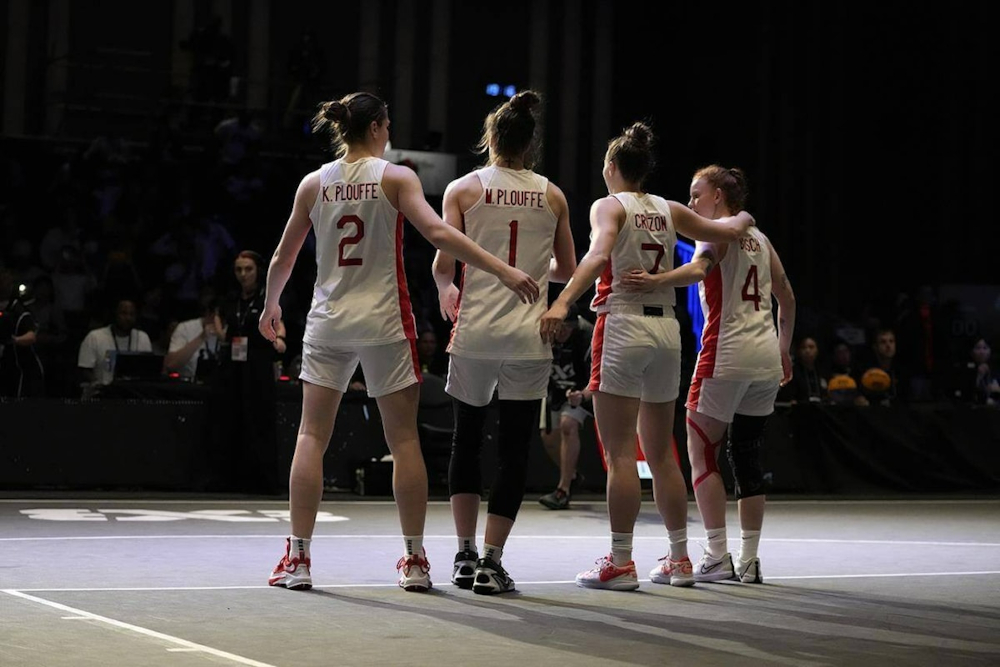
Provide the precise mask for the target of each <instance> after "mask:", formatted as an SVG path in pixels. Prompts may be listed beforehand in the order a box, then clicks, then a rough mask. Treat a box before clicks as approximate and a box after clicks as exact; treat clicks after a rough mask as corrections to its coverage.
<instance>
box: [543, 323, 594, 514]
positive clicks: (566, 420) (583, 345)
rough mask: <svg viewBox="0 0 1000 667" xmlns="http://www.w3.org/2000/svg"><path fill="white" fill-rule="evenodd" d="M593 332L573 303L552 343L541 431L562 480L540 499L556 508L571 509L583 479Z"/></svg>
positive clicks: (591, 406) (548, 452)
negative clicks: (582, 436)
mask: <svg viewBox="0 0 1000 667" xmlns="http://www.w3.org/2000/svg"><path fill="white" fill-rule="evenodd" d="M593 335H594V327H593V325H591V324H590V323H589V322H588V321H587V320H585V319H583V318H582V317H580V308H579V306H577V305H576V304H573V305H572V306H570V308H569V313H568V314H567V315H566V320H565V321H564V322H563V323H562V324H561V325H560V326H559V330H558V331H557V332H556V338H555V341H554V342H553V344H552V369H551V372H550V374H549V388H548V395H547V396H546V399H545V408H544V409H545V411H546V412H545V414H543V417H544V418H545V423H544V424H543V425H541V429H540V430H541V438H542V446H543V447H544V448H545V453H546V454H548V455H549V458H550V459H552V462H553V463H555V464H556V466H557V467H558V468H559V480H558V481H557V482H556V488H555V490H553V491H552V492H550V493H547V494H545V495H544V496H542V497H541V498H539V499H538V502H539V503H541V504H542V505H543V506H545V507H547V508H549V509H552V510H563V509H568V508H569V504H570V501H571V500H572V498H573V493H574V492H575V491H576V490H577V489H578V488H579V486H580V484H581V482H582V481H583V476H582V475H580V474H579V472H578V471H577V463H578V462H579V459H580V429H581V428H582V427H583V425H584V423H585V422H586V421H587V419H588V418H589V417H591V416H592V412H591V411H592V410H593V394H592V393H591V392H590V390H589V389H588V388H587V383H588V382H589V381H590V349H591V341H592V339H593Z"/></svg>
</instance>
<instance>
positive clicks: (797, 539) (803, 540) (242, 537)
mask: <svg viewBox="0 0 1000 667" xmlns="http://www.w3.org/2000/svg"><path fill="white" fill-rule="evenodd" d="M281 537H282V536H280V535H273V534H261V535H253V534H250V535H68V536H64V537H59V536H44V537H0V542H61V541H66V542H78V541H79V542H85V541H99V540H251V539H268V540H275V539H278V540H280V539H281ZM312 539H313V540H380V539H386V540H398V539H402V538H401V537H400V536H399V535H351V534H341V535H313V537H312ZM424 539H425V540H454V539H455V536H454V535H424ZM507 539H508V540H553V539H555V540H606V539H607V535H510V536H509V537H508V538H507ZM632 539H633V540H637V541H647V540H663V539H666V535H635V536H634V537H633V538H632ZM707 539H708V537H707V536H706V535H690V536H688V540H689V541H694V542H697V541H699V540H707ZM727 541H728V542H735V543H738V542H739V541H740V538H738V537H730V538H728V540H727ZM760 541H761V543H762V544H763V543H771V542H775V543H778V542H781V543H792V544H796V543H806V544H883V545H889V546H897V545H899V546H922V547H1000V542H934V541H922V540H848V539H837V538H809V537H762V538H761V540H760Z"/></svg>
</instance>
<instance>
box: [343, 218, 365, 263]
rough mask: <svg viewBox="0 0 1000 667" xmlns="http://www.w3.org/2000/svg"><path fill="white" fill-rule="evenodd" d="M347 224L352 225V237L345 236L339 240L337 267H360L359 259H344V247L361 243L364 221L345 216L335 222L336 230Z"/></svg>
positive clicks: (363, 234)
mask: <svg viewBox="0 0 1000 667" xmlns="http://www.w3.org/2000/svg"><path fill="white" fill-rule="evenodd" d="M348 224H353V225H354V236H345V237H344V238H342V239H340V245H339V246H338V248H339V253H338V255H337V266H361V258H360V257H344V247H345V246H349V245H357V244H358V243H361V239H363V238H364V237H365V221H364V220H362V219H361V218H359V217H358V216H356V215H345V216H344V217H342V218H341V219H340V220H338V221H337V229H343V228H344V226H345V225H348Z"/></svg>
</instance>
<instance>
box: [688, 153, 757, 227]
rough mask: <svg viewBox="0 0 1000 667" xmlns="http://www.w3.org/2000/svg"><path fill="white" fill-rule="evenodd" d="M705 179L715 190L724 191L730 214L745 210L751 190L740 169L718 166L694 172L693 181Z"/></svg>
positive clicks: (710, 166)
mask: <svg viewBox="0 0 1000 667" xmlns="http://www.w3.org/2000/svg"><path fill="white" fill-rule="evenodd" d="M698 179H704V180H705V182H706V183H708V184H709V185H711V186H712V187H713V188H719V189H720V190H722V196H723V197H724V198H725V200H726V205H727V206H728V207H729V212H730V213H732V214H734V215H735V214H737V213H739V212H740V211H742V210H743V209H744V207H745V206H746V204H747V195H748V194H750V190H749V188H748V187H747V177H746V174H744V173H743V170H742V169H740V168H739V167H732V168H731V169H726V168H725V167H720V166H719V165H717V164H711V165H709V166H707V167H702V168H701V169H699V170H698V171H696V172H694V177H692V179H691V180H692V181H697V180H698Z"/></svg>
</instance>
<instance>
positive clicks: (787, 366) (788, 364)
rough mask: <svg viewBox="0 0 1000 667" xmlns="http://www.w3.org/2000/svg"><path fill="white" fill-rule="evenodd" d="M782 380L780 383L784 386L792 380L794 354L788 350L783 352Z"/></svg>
mask: <svg viewBox="0 0 1000 667" xmlns="http://www.w3.org/2000/svg"><path fill="white" fill-rule="evenodd" d="M781 373H782V378H781V382H779V383H778V384H779V385H780V386H782V387H784V386H785V385H786V384H788V383H789V382H791V381H792V355H790V354H789V353H788V352H786V351H782V352H781Z"/></svg>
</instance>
